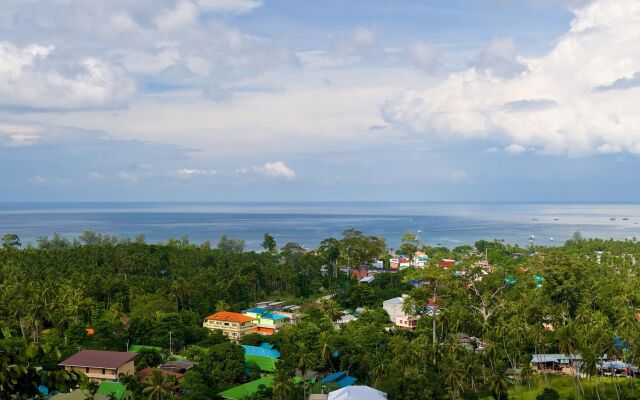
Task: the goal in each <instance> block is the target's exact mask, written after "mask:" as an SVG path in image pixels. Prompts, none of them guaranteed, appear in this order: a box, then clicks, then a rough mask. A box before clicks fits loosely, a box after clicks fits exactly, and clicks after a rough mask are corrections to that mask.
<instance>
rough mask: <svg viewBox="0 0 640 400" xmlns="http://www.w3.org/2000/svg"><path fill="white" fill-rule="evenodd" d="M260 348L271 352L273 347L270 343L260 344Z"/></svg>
mask: <svg viewBox="0 0 640 400" xmlns="http://www.w3.org/2000/svg"><path fill="white" fill-rule="evenodd" d="M260 347H262V348H263V349H267V350H273V345H272V344H271V343H267V342H262V343H260Z"/></svg>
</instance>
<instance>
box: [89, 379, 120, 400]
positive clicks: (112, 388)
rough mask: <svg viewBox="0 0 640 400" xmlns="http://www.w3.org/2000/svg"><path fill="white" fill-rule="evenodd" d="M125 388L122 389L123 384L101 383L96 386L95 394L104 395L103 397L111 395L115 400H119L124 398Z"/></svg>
mask: <svg viewBox="0 0 640 400" xmlns="http://www.w3.org/2000/svg"><path fill="white" fill-rule="evenodd" d="M126 391H127V388H126V387H124V385H123V384H121V383H118V382H102V383H101V384H100V386H98V391H97V392H96V393H100V394H104V395H105V396H109V395H111V394H113V397H114V398H115V399H116V400H121V399H122V398H123V397H124V394H125V392H126Z"/></svg>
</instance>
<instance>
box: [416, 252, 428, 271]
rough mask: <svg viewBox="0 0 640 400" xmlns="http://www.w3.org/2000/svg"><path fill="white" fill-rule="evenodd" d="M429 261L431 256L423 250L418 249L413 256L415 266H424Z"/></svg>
mask: <svg viewBox="0 0 640 400" xmlns="http://www.w3.org/2000/svg"><path fill="white" fill-rule="evenodd" d="M428 263H429V256H428V255H426V254H425V253H423V252H422V251H416V253H415V254H414V257H413V266H414V267H417V268H424V267H426V266H427V265H428Z"/></svg>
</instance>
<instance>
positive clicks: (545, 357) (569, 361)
mask: <svg viewBox="0 0 640 400" xmlns="http://www.w3.org/2000/svg"><path fill="white" fill-rule="evenodd" d="M606 358H607V356H606V355H604V357H603V360H606ZM580 360H582V356H581V355H580V354H568V355H567V354H534V355H533V356H532V358H531V364H532V365H533V366H534V367H536V369H537V370H539V371H558V372H562V373H565V374H567V375H573V374H574V366H575V365H577V364H578V363H579V362H580Z"/></svg>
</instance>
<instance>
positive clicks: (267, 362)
mask: <svg viewBox="0 0 640 400" xmlns="http://www.w3.org/2000/svg"><path fill="white" fill-rule="evenodd" d="M244 361H245V362H246V363H247V364H248V363H254V364H256V365H257V366H258V368H260V370H261V371H268V372H273V371H275V370H276V362H277V361H278V360H277V359H276V358H271V357H264V356H254V355H250V354H245V355H244Z"/></svg>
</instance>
